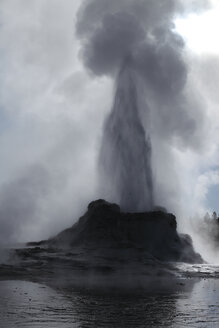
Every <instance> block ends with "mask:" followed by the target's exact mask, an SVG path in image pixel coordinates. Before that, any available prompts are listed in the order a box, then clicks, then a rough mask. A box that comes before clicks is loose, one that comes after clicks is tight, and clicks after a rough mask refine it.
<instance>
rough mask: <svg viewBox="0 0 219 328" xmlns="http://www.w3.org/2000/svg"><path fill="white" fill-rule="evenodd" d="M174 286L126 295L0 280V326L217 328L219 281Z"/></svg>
mask: <svg viewBox="0 0 219 328" xmlns="http://www.w3.org/2000/svg"><path fill="white" fill-rule="evenodd" d="M173 284H175V282H173ZM177 284H180V286H179V287H182V288H181V289H177V288H176V290H175V291H174V288H172V289H171V290H168V288H167V289H163V290H162V289H160V290H156V289H155V290H153V289H152V290H150V291H146V290H144V291H143V290H131V291H128V290H119V289H115V290H113V289H108V290H102V289H99V290H97V289H75V288H73V287H72V288H71V287H70V286H69V287H67V286H65V287H62V288H58V287H56V288H50V287H48V286H45V285H42V284H39V283H32V282H26V281H0V295H1V298H0V320H1V321H0V327H4V328H8V327H24V328H27V327H28V328H29V327H30V328H31V327H39V328H41V327H47V328H48V327H51V328H56V327H60V328H68V327H69V328H70V327H71V328H72V327H83V328H86V327H93V328H94V327H95V328H96V327H107V328H116V327H118V328H123V327H124V328H128V327H133V328H134V327H135V328H138V327H177V328H178V327H218V323H219V295H218V291H219V280H218V279H201V280H199V281H193V280H192V279H190V280H185V281H183V280H182V281H181V282H178V283H177Z"/></svg>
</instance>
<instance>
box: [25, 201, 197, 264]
mask: <svg viewBox="0 0 219 328" xmlns="http://www.w3.org/2000/svg"><path fill="white" fill-rule="evenodd" d="M176 227H177V223H176V218H175V216H174V215H173V214H168V213H166V212H162V211H153V212H146V213H123V212H121V211H120V207H119V206H118V205H116V204H111V203H108V202H106V201H105V200H101V199H100V200H97V201H94V202H91V203H90V204H89V205H88V210H87V212H86V213H85V214H84V215H83V216H82V217H81V218H80V219H79V221H78V222H77V223H76V224H74V225H73V226H72V227H71V228H69V229H66V230H64V231H63V232H61V233H59V234H58V235H57V236H56V237H54V238H51V239H49V240H47V241H42V242H39V243H29V246H42V245H44V246H45V245H47V246H49V247H55V248H59V249H60V248H61V249H62V248H71V249H72V248H74V247H75V248H78V247H83V249H84V251H85V252H88V253H89V250H92V249H95V250H96V249H98V251H99V252H102V253H104V252H105V253H107V254H109V252H112V254H117V253H119V254H120V255H121V254H122V253H123V252H124V254H126V255H125V256H126V257H127V251H128V256H129V259H130V260H131V258H132V257H136V256H137V257H138V254H142V255H144V256H145V257H146V258H147V257H148V258H155V259H157V260H161V261H181V262H187V263H203V260H202V258H201V256H200V255H199V254H197V253H196V252H195V251H194V249H193V246H192V240H191V238H190V236H188V235H179V234H178V233H177V230H176Z"/></svg>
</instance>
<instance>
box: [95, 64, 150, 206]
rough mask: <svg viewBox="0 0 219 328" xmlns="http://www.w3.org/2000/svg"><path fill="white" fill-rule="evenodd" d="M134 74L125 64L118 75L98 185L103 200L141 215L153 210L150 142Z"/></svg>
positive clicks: (107, 123) (101, 157)
mask: <svg viewBox="0 0 219 328" xmlns="http://www.w3.org/2000/svg"><path fill="white" fill-rule="evenodd" d="M135 74H136V73H134V71H133V69H132V68H130V63H129V62H126V63H125V64H124V67H123V68H122V69H121V72H120V74H119V76H118V81H117V90H116V93H115V100H114V105H113V108H112V111H111V113H110V115H109V117H108V118H107V120H106V123H105V126H104V131H103V140H102V147H101V151H100V164H101V165H100V175H101V181H100V183H101V186H104V187H101V188H104V190H103V191H102V194H103V195H104V197H105V198H106V199H109V201H111V202H119V205H120V206H121V208H122V210H125V211H131V212H144V211H148V210H151V209H152V208H153V183H152V170H151V143H150V138H149V136H148V134H147V133H146V131H145V129H144V127H143V124H142V122H141V118H140V113H139V111H140V108H139V107H140V104H139V99H138V87H137V77H136V75H135ZM144 109H145V110H148V108H144Z"/></svg>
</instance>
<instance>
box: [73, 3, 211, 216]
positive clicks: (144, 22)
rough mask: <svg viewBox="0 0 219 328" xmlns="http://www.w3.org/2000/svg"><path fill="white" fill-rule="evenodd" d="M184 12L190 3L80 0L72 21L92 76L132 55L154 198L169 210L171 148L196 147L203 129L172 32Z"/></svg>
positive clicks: (179, 42)
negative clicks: (138, 81) (148, 142)
mask: <svg viewBox="0 0 219 328" xmlns="http://www.w3.org/2000/svg"><path fill="white" fill-rule="evenodd" d="M196 5H197V2H196ZM207 5H208V3H207V1H203V2H202V3H200V2H199V4H198V5H197V6H198V9H199V10H201V9H203V8H205V7H206V6H207ZM193 6H194V3H193ZM193 9H194V7H193ZM189 10H192V6H191V4H189V5H188V6H185V4H183V3H182V2H180V1H172V0H166V1H156V2H155V1H151V0H148V1H141V0H138V1H132V0H129V1H122V0H121V1H110V2H109V1H104V0H85V1H84V2H83V4H82V6H81V8H80V10H79V14H78V21H77V35H78V37H79V38H80V40H81V43H82V47H81V52H80V56H81V58H82V60H83V62H84V64H85V66H86V67H87V68H88V70H89V71H90V72H91V73H92V74H95V75H97V76H104V75H109V76H112V77H114V78H115V77H116V75H117V74H118V71H119V70H120V68H121V66H122V65H123V62H124V58H126V56H131V57H132V67H133V68H134V70H135V72H136V73H137V74H138V75H139V77H140V79H141V81H142V84H143V87H141V88H142V90H141V93H142V96H141V97H142V98H144V99H143V100H142V101H143V102H144V104H145V111H144V110H143V108H142V107H143V106H141V115H142V122H145V127H146V131H148V132H149V135H150V136H151V142H152V156H153V161H152V163H153V165H152V166H153V170H154V174H155V175H156V177H155V181H156V182H157V184H156V185H155V202H157V203H160V202H162V205H164V206H167V207H169V209H170V210H174V209H176V206H175V204H174V202H175V203H176V200H175V198H176V197H177V196H175V197H170V196H169V194H172V195H173V194H175V195H177V194H179V193H180V192H179V189H180V188H178V186H176V185H175V181H177V173H178V172H177V171H179V168H177V167H176V164H175V161H174V154H173V150H174V148H177V149H178V148H179V149H181V150H186V149H192V150H195V151H200V150H201V149H203V147H204V146H205V142H204V140H203V138H202V135H203V134H205V131H206V128H207V126H206V120H205V112H204V110H205V108H204V105H203V104H204V101H203V100H202V98H201V95H200V94H199V93H198V92H197V90H196V89H195V88H194V86H193V85H191V84H190V83H189V79H188V75H189V68H188V65H187V62H186V59H185V58H184V41H183V39H182V37H180V36H179V35H178V34H177V33H176V32H175V31H174V23H173V22H174V19H175V17H176V16H177V15H179V14H185V13H186V12H188V11H189ZM149 121H150V123H148V122H149ZM163 156H165V159H163ZM170 162H171V163H170ZM163 174H164V175H165V177H167V179H166V181H165V183H163V181H164V179H163ZM165 189H166V190H165ZM164 195H165V196H164Z"/></svg>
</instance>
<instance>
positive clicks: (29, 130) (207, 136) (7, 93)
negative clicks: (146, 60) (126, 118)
mask: <svg viewBox="0 0 219 328" xmlns="http://www.w3.org/2000/svg"><path fill="white" fill-rule="evenodd" d="M99 2H100V3H101V1H99ZM104 2H106V1H102V3H104ZM114 2H115V1H114ZM114 2H113V3H114ZM170 2H171V1H170ZM187 2H188V5H190V4H191V3H192V1H189V0H188V1H187ZM81 3H82V1H79V0H74V1H73V0H64V1H60V0H31V1H29V0H0V158H1V170H0V240H2V241H10V240H12V241H14V240H32V239H39V238H47V237H49V236H51V235H53V234H55V233H56V232H58V231H59V230H61V229H63V228H65V227H67V226H69V225H71V224H72V223H73V222H74V221H75V220H76V219H77V218H78V216H79V215H81V214H82V213H83V212H84V210H85V208H86V206H87V203H88V202H89V201H91V200H93V199H94V198H96V197H99V196H101V195H98V192H97V181H98V175H97V165H96V163H97V156H98V152H99V147H100V143H101V135H102V126H103V122H104V119H105V117H106V115H107V113H108V112H109V110H110V107H111V105H112V98H113V78H112V76H110V75H109V74H108V72H105V71H104V72H103V71H101V68H100V67H99V66H95V67H96V69H97V71H96V72H97V74H96V72H95V74H94V72H91V71H90V70H88V69H87V68H86V67H85V66H84V61H83V60H81V56H82V54H81V49H82V42H83V37H82V36H83V35H85V34H83V33H88V32H89V31H91V26H92V24H91V26H90V27H89V26H87V30H86V28H85V26H84V27H83V28H84V30H83V29H82V27H81V31H80V33H81V37H80V39H78V37H76V35H75V27H76V13H77V11H78V7H79V6H80V4H81ZM121 3H122V5H124V4H123V3H125V4H126V3H129V1H125V2H124V1H121ZM130 3H131V1H130ZM183 3H184V4H185V1H184V2H183ZM198 3H199V4H200V1H199V2H198ZM215 3H216V2H214V4H215ZM115 4H116V6H117V4H118V1H117V2H115ZM196 6H197V3H196ZM189 7H190V6H189ZM196 8H197V7H196ZM103 10H105V9H104V8H103ZM154 15H155V16H156V15H158V17H159V13H157V12H156V11H155V12H154ZM184 15H185V12H184ZM96 19H97V18H95V17H94V21H95V22H96ZM142 20H144V16H143V17H142ZM149 22H150V20H149ZM91 23H92V22H91ZM151 24H152V23H151ZM132 31H133V29H132ZM209 31H210V30H209ZM209 33H210V32H209ZM133 38H134V39H135V36H133ZM117 50H118V48H117ZM79 54H81V55H79ZM182 56H183V58H184V60H185V61H186V63H187V71H188V80H187V82H186V88H185V92H186V97H187V98H186V99H189V105H188V106H189V108H191V109H192V110H191V111H189V115H190V118H191V117H192V118H193V119H194V122H196V124H197V125H198V128H197V129H194V130H193V133H191V131H190V130H188V131H185V129H182V130H181V127H182V124H183V119H184V118H185V116H184V115H183V116H182V117H181V116H180V117H178V116H177V114H176V119H175V120H174V124H173V122H172V123H171V121H169V120H168V121H166V122H164V121H163V120H162V119H161V117H160V116H159V115H157V116H156V119H157V121H156V122H155V123H154V126H156V127H160V128H159V131H160V135H159V138H156V137H155V138H154V144H155V147H156V149H157V154H155V155H154V156H155V158H156V156H157V161H156V164H155V167H154V170H155V172H156V179H157V181H158V183H157V185H159V188H160V190H161V193H160V194H161V195H165V197H164V198H163V199H162V197H160V199H159V202H160V203H161V205H164V206H167V207H168V208H170V210H171V211H174V212H176V213H177V214H178V215H179V217H180V218H186V217H187V216H188V215H192V214H193V213H195V212H198V211H205V210H207V209H208V207H209V206H210V207H211V208H213V207H214V209H216V210H219V207H217V206H218V205H217V204H216V202H215V195H214V198H213V197H212V196H211V192H210V193H208V191H209V190H211V187H212V186H214V188H215V185H217V184H219V168H218V163H219V151H218V142H219V140H218V126H219V115H218V108H217V104H218V100H219V99H218V92H217V90H218V83H219V76H218V74H219V73H218V72H219V59H218V58H219V57H218V56H219V52H218V53H215V52H213V51H212V52H211V51H206V52H203V53H201V54H200V53H197V52H195V51H194V49H192V50H191V49H190V48H185V49H184V50H183V52H182ZM95 58H96V57H95ZM87 66H88V65H87ZM104 67H105V66H104ZM110 69H111V68H110ZM100 72H101V74H100ZM106 73H107V74H106ZM155 107H156V106H155ZM197 107H198V111H195V110H193V109H194V108H197ZM187 109H188V107H187V108H186V109H183V111H184V110H187ZM168 110H170V111H171V108H168ZM197 113H198V119H197V117H196V116H195V115H196V114H197ZM175 122H178V125H177V124H176V123H175ZM171 124H173V125H171ZM165 125H166V126H165ZM171 129H173V130H174V129H175V130H177V131H179V133H178V132H177V133H176V134H175V139H174V138H172V137H171V142H170V139H168V138H166V134H167V135H171V136H172V134H171ZM180 131H181V132H182V133H183V137H181V135H182V133H181V132H180ZM191 135H192V138H191ZM162 136H165V138H163V142H161V139H162V138H161V137H162ZM166 140H168V142H167V143H166ZM158 150H159V151H158ZM167 153H168V156H166V154H167ZM161 159H162V165H160V162H161ZM176 191H177V192H176ZM167 195H168V197H167ZM208 195H210V196H209V197H210V198H209V199H208ZM167 199H169V200H170V201H169V203H168V204H164V203H163V202H166V200H167ZM213 199H214V200H213ZM214 203H215V205H214ZM211 208H210V209H211ZM180 222H181V224H180V225H181V226H183V224H184V222H185V221H184V220H181V221H180Z"/></svg>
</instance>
